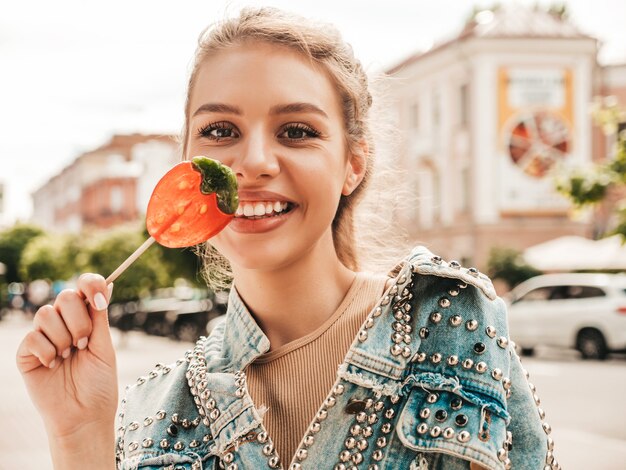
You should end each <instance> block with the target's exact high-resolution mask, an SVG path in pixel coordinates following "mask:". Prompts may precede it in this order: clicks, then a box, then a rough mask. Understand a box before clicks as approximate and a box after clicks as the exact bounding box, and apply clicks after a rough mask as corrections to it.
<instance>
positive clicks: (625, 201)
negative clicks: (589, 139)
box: [556, 97, 626, 242]
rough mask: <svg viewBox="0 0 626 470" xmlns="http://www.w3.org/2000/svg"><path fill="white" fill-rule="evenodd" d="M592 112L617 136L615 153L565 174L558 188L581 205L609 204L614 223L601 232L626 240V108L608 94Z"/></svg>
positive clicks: (559, 179) (600, 122) (557, 184)
mask: <svg viewBox="0 0 626 470" xmlns="http://www.w3.org/2000/svg"><path fill="white" fill-rule="evenodd" d="M592 115H593V117H594V121H595V122H596V124H598V125H600V126H601V127H602V130H603V131H604V133H605V134H607V135H614V136H615V146H614V155H613V157H612V158H610V159H608V160H607V161H604V162H602V163H599V164H596V165H594V166H592V167H591V168H585V169H582V168H577V169H574V170H572V171H571V172H569V173H565V174H564V175H562V176H561V177H559V178H558V179H557V182H556V187H557V190H558V191H559V192H561V193H562V194H564V195H566V196H567V197H568V198H570V200H571V201H572V202H573V203H574V205H575V206H576V207H578V208H583V207H593V206H598V205H599V204H601V203H603V202H604V203H605V204H607V205H609V206H610V210H612V212H613V213H614V216H615V217H614V218H615V223H614V224H613V225H614V227H612V228H609V229H608V230H607V232H608V233H605V234H602V235H612V234H620V235H621V236H622V239H623V240H624V242H626V128H625V123H626V111H624V110H621V109H620V108H619V106H618V103H617V100H616V99H615V98H614V97H607V98H604V100H602V99H596V100H595V102H594V105H593V108H592ZM614 201H617V203H614Z"/></svg>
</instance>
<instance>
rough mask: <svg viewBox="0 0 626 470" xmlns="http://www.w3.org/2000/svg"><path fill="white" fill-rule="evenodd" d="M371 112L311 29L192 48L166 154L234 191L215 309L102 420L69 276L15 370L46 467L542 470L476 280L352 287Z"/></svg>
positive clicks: (496, 304)
mask: <svg viewBox="0 0 626 470" xmlns="http://www.w3.org/2000/svg"><path fill="white" fill-rule="evenodd" d="M371 104H372V98H371V95H370V93H369V91H368V79H367V77H366V75H365V73H364V71H363V69H362V67H361V65H360V64H359V62H358V61H357V60H356V59H355V58H354V56H353V54H352V51H351V49H350V47H349V46H348V45H346V44H345V43H344V42H343V41H342V40H341V38H340V36H339V34H338V33H337V32H336V31H335V30H334V29H332V28H329V27H328V26H319V25H316V24H312V23H310V22H308V21H306V20H304V19H302V18H298V17H292V16H289V15H287V14H284V13H281V12H278V11H276V10H271V9H260V10H244V11H243V12H242V13H241V14H240V16H239V17H238V18H236V19H232V20H229V21H225V22H223V23H222V24H220V25H218V26H216V27H214V28H213V29H211V30H209V31H208V32H206V33H205V34H203V35H202V36H201V39H200V45H199V48H198V50H197V54H196V61H195V66H194V68H193V71H192V74H191V78H190V81H189V92H188V97H187V104H186V110H185V111H186V125H185V128H184V129H185V130H184V133H183V153H184V158H191V157H193V156H195V155H207V156H210V157H211V158H214V159H217V160H220V161H221V162H222V163H224V164H226V165H228V166H230V167H231V168H232V170H233V171H234V172H235V173H236V174H237V178H238V183H239V197H240V207H239V210H238V213H237V217H236V218H235V219H234V220H233V221H232V222H231V223H230V224H229V225H228V226H227V227H226V229H224V230H223V231H222V232H221V233H220V234H219V235H217V236H216V237H214V238H213V239H211V240H210V244H211V246H212V247H213V248H214V249H215V250H217V252H219V253H220V255H221V256H223V257H224V258H226V259H227V260H228V262H229V265H230V268H231V269H232V277H233V279H234V284H233V287H232V289H231V294H230V302H229V307H228V312H227V314H226V316H225V320H224V322H223V323H222V324H220V326H219V327H217V328H216V329H215V331H214V332H213V333H212V334H211V336H210V337H209V338H208V339H206V338H203V339H201V340H200V341H199V342H198V343H197V344H196V346H195V348H194V350H193V351H190V352H189V353H188V354H187V355H186V357H185V358H184V359H180V360H178V361H177V362H176V363H174V364H170V365H157V366H156V367H155V369H154V370H153V371H150V372H149V373H148V374H147V375H146V376H145V377H140V378H139V379H138V381H137V384H136V385H134V386H132V387H130V388H129V389H128V391H127V397H126V398H125V399H124V400H122V406H121V412H120V413H119V415H118V420H119V422H118V423H115V421H116V419H115V413H116V407H117V392H116V391H117V379H116V366H115V353H114V350H113V347H112V344H111V338H110V335H109V329H108V324H107V315H106V309H107V303H108V299H109V298H110V295H111V290H110V286H109V288H107V286H106V285H105V282H104V280H103V278H102V277H101V276H98V275H95V274H85V275H83V276H81V277H80V279H79V281H78V289H77V291H69V290H68V291H64V292H62V293H61V294H60V295H59V296H58V298H57V299H56V301H55V303H54V305H53V306H46V307H43V308H41V309H40V310H39V311H38V312H37V315H36V317H35V321H34V328H33V331H31V332H30V333H29V334H28V335H27V336H26V337H25V338H24V340H23V342H22V344H21V345H20V347H19V351H18V354H17V363H18V367H19V368H20V370H21V372H22V374H23V376H24V380H25V382H26V385H27V387H28V390H29V392H30V394H31V397H32V400H33V401H34V403H35V405H36V406H37V407H38V409H39V411H40V413H41V415H42V416H43V419H44V422H45V426H46V429H47V432H48V435H49V440H50V448H51V451H52V456H53V460H54V462H55V466H56V467H57V468H64V469H66V468H90V469H100V468H102V469H112V468H114V467H115V466H116V463H117V466H118V467H119V468H122V469H130V468H144V469H157V468H159V469H162V468H166V469H183V468H184V469H201V468H204V469H207V468H211V469H213V468H228V469H237V468H240V469H243V468H245V469H260V468H268V467H269V468H292V469H299V468H324V469H326V468H330V469H332V468H334V469H339V470H341V469H357V468H368V469H382V468H385V469H399V468H411V469H426V468H428V469H467V468H473V469H477V468H488V469H502V468H511V467H513V468H522V469H539V468H558V464H557V463H556V461H555V460H554V456H553V455H552V447H553V443H552V440H551V439H550V437H549V436H548V435H547V434H549V432H550V428H549V426H548V425H547V424H546V423H542V420H543V411H541V409H539V408H538V407H537V405H538V403H539V400H538V398H537V396H536V395H534V388H533V387H532V385H530V384H529V383H528V382H527V380H526V377H525V376H524V372H523V369H522V368H521V366H520V364H519V360H518V358H517V356H516V354H515V351H514V349H513V346H512V344H511V343H510V341H509V340H508V334H507V326H506V317H505V310H504V306H503V303H502V301H501V300H500V299H498V298H497V297H496V295H495V293H494V290H493V287H492V285H491V283H490V281H489V279H488V278H486V277H485V276H484V275H482V274H481V273H479V272H478V271H477V270H475V269H474V268H464V267H461V266H460V265H459V264H458V263H456V262H453V261H450V262H449V263H448V262H446V261H443V260H442V259H441V258H439V257H437V256H434V255H432V254H431V253H429V252H428V251H427V250H426V249H425V248H422V247H418V248H416V249H414V250H413V251H412V252H411V253H410V254H409V255H408V256H407V257H406V258H405V259H404V260H402V261H401V262H399V263H398V264H397V265H396V266H395V267H393V269H391V270H390V271H389V273H388V274H387V275H386V276H385V275H375V274H371V273H366V272H363V271H359V258H358V256H357V252H356V248H355V246H356V245H355V234H354V233H353V216H354V210H355V206H356V204H357V202H358V201H359V199H360V198H361V196H362V194H363V190H364V189H365V187H366V185H367V181H368V179H369V177H370V173H371V171H372V162H373V157H374V141H373V138H372V128H373V127H374V126H376V125H377V124H376V123H375V122H372V120H371V117H370V116H369V112H370V106H371ZM207 269H208V270H209V271H212V272H214V270H215V269H216V268H215V267H214V266H211V265H209V266H208V268H207ZM83 298H86V299H87V300H88V307H85V302H84V300H83ZM114 429H117V439H116V438H115V437H114Z"/></svg>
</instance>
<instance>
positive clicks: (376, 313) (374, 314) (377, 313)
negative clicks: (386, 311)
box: [372, 307, 383, 317]
mask: <svg viewBox="0 0 626 470" xmlns="http://www.w3.org/2000/svg"><path fill="white" fill-rule="evenodd" d="M382 313H383V309H382V308H380V307H376V308H375V309H374V312H373V313H372V315H373V316H374V317H380V315H381V314H382Z"/></svg>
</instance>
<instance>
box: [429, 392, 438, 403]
mask: <svg viewBox="0 0 626 470" xmlns="http://www.w3.org/2000/svg"><path fill="white" fill-rule="evenodd" d="M437 400H439V395H437V394H436V393H429V394H428V396H427V397H426V401H427V402H428V403H431V404H432V403H435V402H436V401H437Z"/></svg>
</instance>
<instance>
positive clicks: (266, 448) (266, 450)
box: [263, 442, 274, 457]
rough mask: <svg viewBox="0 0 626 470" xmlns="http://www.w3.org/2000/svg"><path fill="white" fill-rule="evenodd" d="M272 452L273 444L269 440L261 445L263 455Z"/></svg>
mask: <svg viewBox="0 0 626 470" xmlns="http://www.w3.org/2000/svg"><path fill="white" fill-rule="evenodd" d="M273 453H274V444H272V443H271V442H269V443H267V444H265V445H264V446H263V455H265V456H267V457H269V456H270V455H272V454H273Z"/></svg>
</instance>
